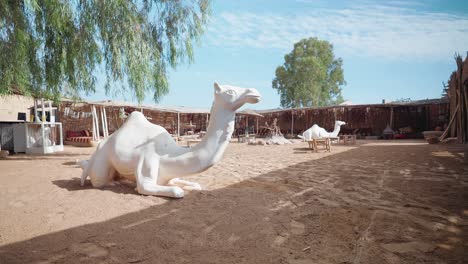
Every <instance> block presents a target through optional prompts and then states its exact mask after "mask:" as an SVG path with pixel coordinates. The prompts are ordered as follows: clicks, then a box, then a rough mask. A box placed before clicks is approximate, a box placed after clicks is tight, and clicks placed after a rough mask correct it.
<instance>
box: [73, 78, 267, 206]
mask: <svg viewBox="0 0 468 264" xmlns="http://www.w3.org/2000/svg"><path fill="white" fill-rule="evenodd" d="M214 88H215V99H214V102H213V106H212V108H211V115H210V123H209V125H208V129H207V133H206V135H205V136H204V137H203V140H202V141H201V142H200V143H199V144H197V145H195V146H194V147H193V148H184V147H180V146H178V145H177V143H176V142H175V141H174V140H173V139H172V137H171V135H170V134H169V133H168V132H167V131H166V129H164V128H163V127H161V126H158V125H154V124H152V123H150V122H149V121H148V120H146V118H145V117H144V116H143V114H142V113H140V112H133V113H131V114H130V116H129V117H128V119H127V121H126V122H125V123H124V124H123V125H122V127H120V128H119V129H118V130H117V131H116V132H114V133H113V134H112V135H111V136H110V137H108V138H106V139H104V140H103V141H102V142H101V143H100V144H99V145H98V147H97V149H96V151H95V152H94V154H93V155H92V156H91V158H90V160H89V161H82V162H80V165H81V167H82V168H83V174H82V175H81V185H82V186H83V185H84V181H85V179H86V178H87V177H88V176H89V177H90V178H91V183H92V185H93V186H94V187H102V186H105V185H109V184H112V183H113V177H114V175H115V174H116V173H118V174H119V175H120V176H121V177H124V178H128V179H134V180H136V184H137V187H136V190H137V191H138V192H139V193H140V194H145V195H157V196H167V197H173V198H181V197H184V190H183V189H185V190H200V189H201V187H200V185H199V184H198V183H194V182H189V181H185V180H181V179H180V178H179V177H183V176H188V175H193V174H196V173H200V172H202V171H205V170H207V169H208V168H210V167H211V166H213V165H214V164H215V163H216V162H218V161H219V160H220V159H221V157H222V155H223V153H224V151H225V149H226V147H227V145H228V143H229V140H230V139H231V136H232V132H233V131H234V119H235V115H236V114H235V112H236V110H237V109H239V108H240V107H241V106H242V105H244V104H245V103H251V104H255V103H258V102H259V101H260V98H261V96H260V94H259V93H258V91H257V90H255V89H244V88H239V87H234V86H229V85H218V84H217V83H215V84H214ZM181 187H182V188H181Z"/></svg>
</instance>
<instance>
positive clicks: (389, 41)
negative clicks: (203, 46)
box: [208, 2, 468, 60]
mask: <svg viewBox="0 0 468 264" xmlns="http://www.w3.org/2000/svg"><path fill="white" fill-rule="evenodd" d="M395 3H396V2H395ZM208 32H209V34H208V39H209V43H210V44H212V45H216V46H223V47H240V48H243V47H247V48H262V49H265V48H270V49H281V50H282V51H290V50H291V49H292V46H293V43H295V42H297V41H298V40H300V39H302V38H308V37H314V36H315V37H318V38H320V39H326V40H329V41H330V42H331V43H332V44H333V45H334V46H335V49H336V52H337V54H338V55H339V56H349V55H351V56H353V55H358V56H368V57H379V58H385V59H393V60H408V59H424V60H427V59H429V60H440V59H442V60H445V59H447V57H450V58H451V57H452V55H453V54H454V53H455V52H460V53H462V54H465V52H466V51H467V50H468V18H467V17H461V16H457V15H452V14H447V13H430V12H415V11H412V10H411V9H407V8H403V7H398V6H395V5H386V6H382V5H380V6H371V5H362V4H361V5H360V6H359V7H353V8H346V9H311V10H310V11H308V12H307V13H306V14H300V15H284V14H273V13H268V14H265V13H263V14H255V13H246V12H244V13H233V12H224V13H221V14H220V15H219V16H216V17H215V18H214V21H212V23H211V25H210V27H209V29H208Z"/></svg>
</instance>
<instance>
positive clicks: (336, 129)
mask: <svg viewBox="0 0 468 264" xmlns="http://www.w3.org/2000/svg"><path fill="white" fill-rule="evenodd" d="M340 127H341V126H340V125H338V124H335V129H334V130H333V132H331V133H330V137H337V136H338V133H340Z"/></svg>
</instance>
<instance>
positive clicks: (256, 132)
mask: <svg viewBox="0 0 468 264" xmlns="http://www.w3.org/2000/svg"><path fill="white" fill-rule="evenodd" d="M255 134H258V116H257V129H256V131H255Z"/></svg>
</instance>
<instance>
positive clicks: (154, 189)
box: [135, 153, 184, 198]
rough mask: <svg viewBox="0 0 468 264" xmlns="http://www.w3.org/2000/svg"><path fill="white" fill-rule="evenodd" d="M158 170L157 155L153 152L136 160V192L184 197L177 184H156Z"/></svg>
mask: <svg viewBox="0 0 468 264" xmlns="http://www.w3.org/2000/svg"><path fill="white" fill-rule="evenodd" d="M145 154H147V153H145ZM158 172H159V157H158V156H157V155H155V154H154V153H153V154H149V155H143V157H142V158H141V160H140V161H139V162H138V166H137V170H136V172H135V175H136V182H137V191H138V193H140V194H144V195H156V196H166V197H171V198H182V197H184V190H182V189H181V188H180V187H178V186H162V185H158V184H156V183H157V182H158V181H157V179H158Z"/></svg>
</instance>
